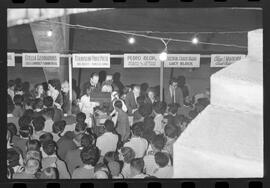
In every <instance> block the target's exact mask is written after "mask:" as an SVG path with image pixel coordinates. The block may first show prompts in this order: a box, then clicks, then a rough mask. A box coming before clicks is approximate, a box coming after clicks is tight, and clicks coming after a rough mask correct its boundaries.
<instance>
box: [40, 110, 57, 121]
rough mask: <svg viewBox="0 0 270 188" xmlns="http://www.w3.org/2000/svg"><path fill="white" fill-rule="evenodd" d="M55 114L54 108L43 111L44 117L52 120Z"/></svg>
mask: <svg viewBox="0 0 270 188" xmlns="http://www.w3.org/2000/svg"><path fill="white" fill-rule="evenodd" d="M54 113H55V111H54V109H53V108H45V109H44V110H43V116H46V117H48V118H51V119H53V117H54Z"/></svg>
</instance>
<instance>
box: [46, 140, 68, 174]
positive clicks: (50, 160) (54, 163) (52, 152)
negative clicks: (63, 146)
mask: <svg viewBox="0 0 270 188" xmlns="http://www.w3.org/2000/svg"><path fill="white" fill-rule="evenodd" d="M43 151H44V154H45V156H43V159H42V168H43V169H45V168H48V167H55V168H57V170H58V172H59V179H70V174H69V172H68V170H67V166H66V164H65V162H64V161H62V160H60V159H59V158H58V157H57V155H56V151H57V145H56V143H55V142H54V141H51V140H49V141H47V142H45V143H44V144H43Z"/></svg>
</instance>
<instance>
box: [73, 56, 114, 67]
mask: <svg viewBox="0 0 270 188" xmlns="http://www.w3.org/2000/svg"><path fill="white" fill-rule="evenodd" d="M72 63H73V67H74V68H110V54H72Z"/></svg>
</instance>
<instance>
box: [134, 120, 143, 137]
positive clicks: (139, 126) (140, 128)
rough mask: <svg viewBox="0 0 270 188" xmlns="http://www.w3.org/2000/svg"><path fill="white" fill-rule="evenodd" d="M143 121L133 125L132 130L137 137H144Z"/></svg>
mask: <svg viewBox="0 0 270 188" xmlns="http://www.w3.org/2000/svg"><path fill="white" fill-rule="evenodd" d="M143 126H144V125H143V122H136V123H134V124H133V125H132V127H131V130H132V134H133V135H134V136H136V137H142V136H143Z"/></svg>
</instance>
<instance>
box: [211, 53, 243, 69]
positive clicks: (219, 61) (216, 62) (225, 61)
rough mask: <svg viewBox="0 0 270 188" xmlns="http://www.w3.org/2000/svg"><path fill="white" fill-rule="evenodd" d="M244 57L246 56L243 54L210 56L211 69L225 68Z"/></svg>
mask: <svg viewBox="0 0 270 188" xmlns="http://www.w3.org/2000/svg"><path fill="white" fill-rule="evenodd" d="M245 57H246V55H243V54H212V55H211V67H227V66H228V65H231V64H232V63H235V62H237V61H240V60H242V59H244V58H245Z"/></svg>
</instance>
